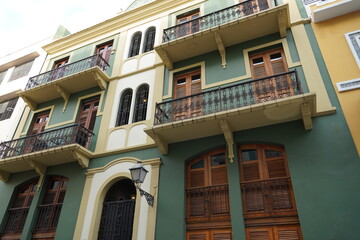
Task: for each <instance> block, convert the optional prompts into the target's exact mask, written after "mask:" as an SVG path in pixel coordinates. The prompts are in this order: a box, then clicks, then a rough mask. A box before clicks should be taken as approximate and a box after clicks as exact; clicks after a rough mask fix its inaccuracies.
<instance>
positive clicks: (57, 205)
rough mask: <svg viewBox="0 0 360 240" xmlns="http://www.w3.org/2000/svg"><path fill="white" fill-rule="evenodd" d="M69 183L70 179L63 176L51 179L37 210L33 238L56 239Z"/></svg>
mask: <svg viewBox="0 0 360 240" xmlns="http://www.w3.org/2000/svg"><path fill="white" fill-rule="evenodd" d="M68 183H69V180H68V179H67V178H65V177H61V176H54V177H51V178H50V179H49V181H48V184H47V189H46V193H45V195H44V197H43V200H42V204H41V205H40V206H39V207H38V210H37V218H36V223H35V225H34V228H33V239H41V240H45V239H46V240H52V239H54V237H55V232H56V228H57V225H58V222H59V218H60V213H61V209H62V205H63V202H64V199H65V193H66V190H67V186H68Z"/></svg>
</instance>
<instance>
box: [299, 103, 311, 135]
mask: <svg viewBox="0 0 360 240" xmlns="http://www.w3.org/2000/svg"><path fill="white" fill-rule="evenodd" d="M301 115H302V119H303V122H304V128H305V130H311V129H312V120H311V109H310V105H309V104H308V103H303V104H302V105H301Z"/></svg>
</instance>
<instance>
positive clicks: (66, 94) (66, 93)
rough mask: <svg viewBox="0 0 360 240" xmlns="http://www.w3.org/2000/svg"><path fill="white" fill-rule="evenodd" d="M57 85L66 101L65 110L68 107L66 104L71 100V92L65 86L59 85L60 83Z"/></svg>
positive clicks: (57, 89)
mask: <svg viewBox="0 0 360 240" xmlns="http://www.w3.org/2000/svg"><path fill="white" fill-rule="evenodd" d="M55 87H56V91H57V92H58V93H59V94H60V95H61V97H62V98H63V99H64V101H65V103H64V107H63V112H64V111H65V109H66V106H67V104H68V102H69V98H70V93H69V92H68V91H66V90H65V89H64V88H63V87H61V86H59V85H55Z"/></svg>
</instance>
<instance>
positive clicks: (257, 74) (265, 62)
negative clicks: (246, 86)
mask: <svg viewBox="0 0 360 240" xmlns="http://www.w3.org/2000/svg"><path fill="white" fill-rule="evenodd" d="M250 64H251V72H252V78H253V79H254V80H256V79H261V78H265V79H263V80H259V81H255V82H254V84H253V88H254V93H255V99H256V102H258V103H259V102H264V101H270V100H274V99H276V98H281V97H284V96H290V95H291V94H293V88H292V86H291V80H290V79H289V77H288V76H287V75H281V76H277V77H270V76H273V75H277V74H281V73H285V72H287V71H288V67H287V64H286V59H285V54H284V51H283V50H282V48H278V49H275V50H271V51H267V52H263V53H259V54H253V55H251V56H250Z"/></svg>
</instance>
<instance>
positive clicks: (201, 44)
mask: <svg viewBox="0 0 360 240" xmlns="http://www.w3.org/2000/svg"><path fill="white" fill-rule="evenodd" d="M289 27H290V18H289V10H288V5H287V4H285V5H281V6H278V7H274V8H271V9H268V10H265V11H262V12H260V13H256V14H252V15H249V16H244V17H241V18H239V19H238V20H233V21H231V22H228V23H224V24H222V25H219V26H215V27H212V28H210V29H208V30H204V31H200V32H196V33H194V34H190V35H187V36H185V37H181V38H179V39H176V40H173V41H169V42H166V43H162V44H161V45H159V46H157V47H156V48H155V50H156V51H157V53H158V54H159V55H160V57H161V59H162V60H163V61H164V63H165V64H166V66H167V67H168V68H169V69H172V64H173V63H175V62H178V61H181V60H185V59H188V58H191V57H195V56H199V55H201V54H205V53H209V52H212V51H216V50H219V52H220V55H222V57H223V56H224V55H226V53H223V52H222V48H226V47H229V46H232V45H235V44H238V43H242V42H246V41H249V40H252V39H256V38H259V37H263V36H266V35H269V34H273V33H280V36H281V37H285V36H286V29H288V28H289ZM216 35H218V36H216ZM224 57H225V56H224Z"/></svg>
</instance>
